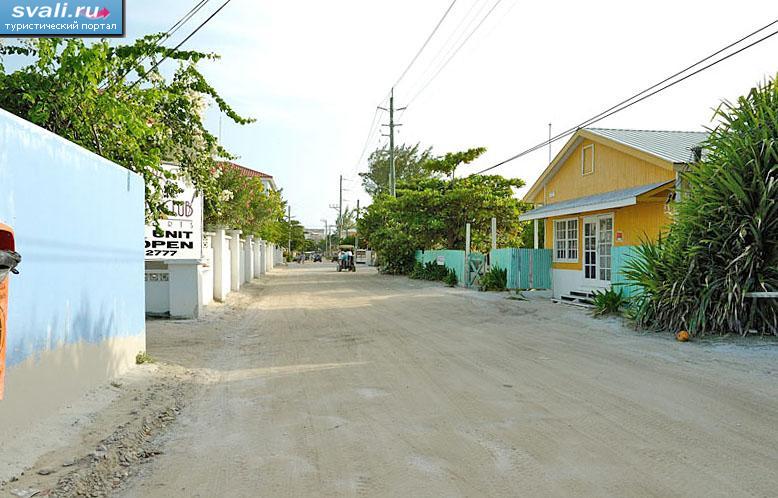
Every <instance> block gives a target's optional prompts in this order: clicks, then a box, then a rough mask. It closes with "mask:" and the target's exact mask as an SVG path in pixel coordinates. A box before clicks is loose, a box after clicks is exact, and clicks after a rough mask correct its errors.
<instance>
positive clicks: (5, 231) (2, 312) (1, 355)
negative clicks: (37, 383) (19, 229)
mask: <svg viewBox="0 0 778 498" xmlns="http://www.w3.org/2000/svg"><path fill="white" fill-rule="evenodd" d="M0 251H5V252H14V251H16V247H15V243H14V232H13V230H11V227H9V226H6V225H3V224H2V223H0ZM4 269H5V268H0V399H3V391H4V386H5V347H6V343H7V341H6V335H7V333H8V332H7V330H8V329H7V325H6V320H7V318H8V282H9V280H10V279H9V273H10V272H9V271H7V269H6V271H3V270H4Z"/></svg>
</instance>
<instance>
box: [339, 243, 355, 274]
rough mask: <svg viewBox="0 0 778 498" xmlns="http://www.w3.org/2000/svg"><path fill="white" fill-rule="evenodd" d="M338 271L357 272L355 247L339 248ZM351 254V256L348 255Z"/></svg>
mask: <svg viewBox="0 0 778 498" xmlns="http://www.w3.org/2000/svg"><path fill="white" fill-rule="evenodd" d="M338 249H339V250H340V252H339V253H338V271H339V272H340V271H344V270H346V271H357V265H356V264H355V262H354V246H348V245H341V246H338ZM349 253H350V254H351V255H350V256H349V255H348V254H349Z"/></svg>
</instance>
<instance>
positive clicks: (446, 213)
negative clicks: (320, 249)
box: [359, 156, 529, 273]
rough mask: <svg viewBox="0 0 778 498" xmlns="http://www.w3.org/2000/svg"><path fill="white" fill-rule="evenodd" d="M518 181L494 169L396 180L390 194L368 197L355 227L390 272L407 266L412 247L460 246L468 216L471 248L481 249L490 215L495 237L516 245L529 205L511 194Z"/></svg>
mask: <svg viewBox="0 0 778 498" xmlns="http://www.w3.org/2000/svg"><path fill="white" fill-rule="evenodd" d="M450 157H453V156H450ZM452 171H453V170H452ZM523 185H524V182H523V181H522V180H520V179H518V178H513V179H512V178H504V177H502V176H498V175H487V176H481V175H474V176H470V177H467V178H460V179H456V180H454V179H441V178H426V179H420V180H418V179H417V180H414V181H410V182H407V181H404V182H400V183H398V185H397V197H396V198H394V197H392V196H390V195H388V194H379V195H378V196H377V197H375V198H374V199H373V203H372V204H371V205H370V206H369V207H368V208H367V209H366V210H365V213H364V216H363V217H362V218H361V219H360V222H359V232H360V234H361V237H363V238H364V239H365V240H366V242H367V243H369V244H370V246H371V247H373V248H374V249H376V250H377V251H378V252H379V255H380V257H381V265H382V267H383V269H384V270H385V271H388V272H392V273H406V272H408V271H409V270H410V268H411V267H412V265H413V260H414V252H415V251H416V250H417V249H438V248H444V249H464V247H465V225H466V224H467V223H468V222H469V223H471V228H472V230H471V237H472V248H473V249H474V250H480V251H487V250H488V249H489V247H490V244H491V218H492V217H496V218H497V223H498V226H497V228H498V242H499V243H500V244H501V245H503V246H509V247H510V246H513V247H518V246H519V245H520V244H521V240H522V235H523V230H524V229H525V228H526V226H527V225H526V223H521V222H519V215H520V214H521V213H522V212H524V211H526V210H527V209H528V208H529V206H528V205H526V204H525V203H523V202H522V201H520V200H518V199H516V197H515V196H514V189H517V188H520V187H522V186H523Z"/></svg>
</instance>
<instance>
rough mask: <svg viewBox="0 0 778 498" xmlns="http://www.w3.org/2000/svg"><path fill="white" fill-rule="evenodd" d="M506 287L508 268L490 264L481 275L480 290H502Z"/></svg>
mask: <svg viewBox="0 0 778 498" xmlns="http://www.w3.org/2000/svg"><path fill="white" fill-rule="evenodd" d="M507 287H508V270H504V269H502V268H500V267H499V266H492V267H491V268H490V269H489V271H487V272H486V273H485V274H484V276H483V277H481V285H480V290H482V291H498V292H500V291H504V290H505V289H506V288H507Z"/></svg>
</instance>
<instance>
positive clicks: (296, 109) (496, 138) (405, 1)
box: [127, 0, 778, 228]
mask: <svg viewBox="0 0 778 498" xmlns="http://www.w3.org/2000/svg"><path fill="white" fill-rule="evenodd" d="M195 3H196V2H195V1H194V0H165V1H164V2H160V1H151V0H128V1H127V32H128V37H129V38H130V39H132V38H135V37H137V36H141V35H144V34H148V33H154V32H160V31H165V30H166V29H167V28H169V27H170V26H171V25H172V24H173V23H175V22H176V21H177V20H178V19H179V18H180V17H181V16H183V15H184V14H185V13H186V12H187V11H188V10H189V9H190V8H191V7H192V6H193V5H194V4H195ZM221 3H222V0H212V1H210V2H209V3H208V4H207V5H206V6H205V7H204V8H203V9H202V11H201V12H200V13H199V14H198V16H196V17H195V18H193V19H192V20H191V21H190V22H189V23H188V24H187V25H186V26H184V27H183V28H182V29H181V30H180V31H179V32H178V33H177V34H176V35H175V36H174V37H173V39H172V40H170V41H169V42H168V44H169V45H171V46H172V45H173V44H175V43H177V42H178V41H179V40H181V39H183V38H184V37H185V36H186V35H187V34H188V33H189V32H190V31H191V30H193V29H194V28H195V27H196V26H197V25H198V24H200V22H202V21H203V20H204V19H205V17H207V16H208V15H210V13H211V12H213V11H214V10H216V9H217V8H218V6H219V5H221ZM449 5H451V0H424V1H420V0H392V1H387V0H384V1H377V0H376V1H373V0H332V1H330V2H321V1H313V0H298V1H281V2H256V1H249V0H232V1H231V2H230V3H229V4H228V5H227V6H226V7H225V8H224V9H223V10H222V11H221V12H220V13H219V14H218V15H217V16H216V17H215V18H214V19H213V20H212V21H211V22H209V23H208V24H207V25H206V26H205V27H204V28H203V29H202V30H201V31H200V32H198V33H197V34H196V35H194V37H193V38H192V39H191V40H190V41H189V42H187V44H186V45H185V48H190V49H197V50H202V51H208V52H216V53H218V54H220V55H221V59H219V60H218V61H213V62H207V63H201V65H200V69H201V71H202V72H203V73H204V74H205V75H206V76H207V78H208V80H209V81H210V82H211V83H212V85H213V86H214V87H215V88H216V89H217V90H218V91H219V92H220V93H221V95H222V96H223V97H224V98H225V99H226V100H227V101H228V102H229V103H230V104H231V105H232V106H233V107H234V108H235V109H236V110H237V111H238V112H240V113H242V114H243V115H247V116H250V117H254V118H256V119H257V122H256V123H254V124H251V125H247V126H240V125H237V124H234V123H232V122H230V121H229V119H228V118H227V117H226V116H224V117H222V118H221V119H220V116H219V113H218V112H217V111H216V110H215V109H213V108H212V109H210V110H209V111H208V113H207V116H206V126H207V127H208V128H209V129H210V130H211V131H212V132H214V133H215V134H218V133H219V130H220V129H221V137H222V144H223V145H224V146H225V147H226V148H227V149H228V150H230V151H231V152H232V153H233V154H235V155H237V156H238V157H239V159H238V160H237V162H239V163H240V164H242V165H244V166H247V167H249V168H252V169H256V170H259V171H262V172H265V173H268V174H271V175H273V176H274V177H275V179H276V183H277V184H278V186H279V187H281V188H283V190H284V196H285V198H286V199H287V200H288V201H289V203H290V205H291V208H292V216H293V217H294V218H296V219H298V220H300V221H301V222H302V223H303V224H304V225H305V226H307V227H311V228H313V227H323V225H324V223H323V222H322V221H321V220H323V219H327V220H328V221H329V223H332V222H333V221H334V219H335V216H336V211H335V210H333V209H331V208H330V205H331V204H336V203H337V202H338V185H339V176H340V175H343V177H344V182H343V185H344V189H345V192H344V195H343V196H344V204H345V205H349V206H351V207H353V206H354V205H355V204H356V201H357V199H360V201H361V203H362V206H363V207H364V206H366V205H367V204H369V202H370V197H369V196H368V195H367V194H365V193H364V191H363V190H362V189H361V185H360V184H361V182H360V178H359V176H358V173H359V172H360V171H365V170H366V157H367V155H368V154H369V152H370V151H372V150H374V149H375V148H376V147H378V146H379V145H380V144H383V143H385V142H386V140H387V139H386V138H384V137H381V136H380V134H381V129H380V127H372V126H371V125H372V124H373V121H374V116H375V112H376V107H377V106H379V105H383V106H386V105H387V102H386V100H385V97H386V96H387V95H388V93H389V90H390V88H391V87H392V85H394V84H395V83H397V85H396V87H395V105H396V107H398V108H399V107H404V106H407V107H408V108H407V110H406V111H403V112H399V113H398V115H397V118H398V119H397V122H399V123H402V125H403V126H402V127H401V128H399V131H398V135H397V142H398V143H417V142H419V143H421V144H422V145H424V146H431V147H433V151H434V152H436V153H439V154H442V153H445V152H450V151H455V150H463V149H466V148H470V147H478V146H483V147H486V148H487V152H486V154H484V155H483V156H482V157H481V158H480V159H479V160H478V161H477V162H475V163H473V164H472V165H469V166H467V167H462V168H460V170H458V174H462V175H465V174H468V173H472V172H475V171H478V170H480V169H483V168H485V167H488V166H491V165H493V164H495V163H497V162H499V161H501V160H503V159H505V158H507V157H510V156H512V155H514V154H516V153H518V152H520V151H522V150H524V149H526V148H529V147H531V146H533V145H536V144H538V143H540V142H542V141H543V140H545V139H546V138H547V136H548V124H549V123H551V125H552V130H553V131H555V132H559V131H562V130H564V129H568V128H571V127H574V126H576V125H577V124H578V123H580V122H582V121H584V120H586V119H587V118H589V117H590V116H592V115H595V114H597V113H599V112H600V111H602V110H604V109H607V108H608V107H610V106H611V105H614V104H616V103H618V102H619V101H621V100H622V99H624V98H627V97H629V96H631V95H633V94H634V93H637V92H638V91H640V90H642V89H644V88H646V87H648V86H650V85H652V84H654V83H656V82H658V81H660V80H662V79H664V78H665V77H666V76H669V75H670V74H672V73H674V72H676V71H678V70H680V69H682V68H684V67H686V66H688V65H690V64H692V63H693V62H696V61H697V60H699V59H701V58H703V57H705V56H708V55H710V54H712V53H713V52H715V51H716V50H718V49H720V48H722V47H724V46H725V45H727V44H729V43H731V42H733V41H735V40H737V39H738V38H740V37H742V36H744V35H746V34H748V33H750V32H752V31H754V30H756V29H757V28H759V27H762V26H764V25H766V24H768V23H769V22H770V21H772V20H774V19H777V18H778V4H775V3H774V2H770V1H749V0H741V1H739V2H732V1H731V0H728V1H720V0H708V1H704V2H703V1H678V0H673V1H667V0H654V1H653V2H650V3H637V2H624V1H623V0H621V1H591V2H572V1H570V2H567V1H563V2H527V1H523V0H456V2H455V4H454V6H453V8H452V9H451V11H450V12H449V14H448V16H447V17H446V19H445V20H444V21H443V23H442V24H441V26H440V28H439V30H438V32H437V33H436V34H435V36H433V37H432V39H431V41H430V43H429V45H428V46H427V47H426V49H425V50H424V51H423V52H422V54H421V56H420V57H419V58H418V59H417V61H416V62H415V63H414V64H413V66H412V67H411V69H410V70H409V71H408V72H407V74H406V75H405V76H404V77H403V78H402V79H401V80H399V81H398V78H399V77H400V75H401V74H402V73H403V72H404V70H405V68H406V67H407V66H408V64H409V63H410V62H411V60H412V59H413V57H414V55H415V54H416V53H417V51H418V50H419V48H420V47H421V46H422V44H423V43H424V41H425V39H426V38H427V37H428V36H429V34H430V33H431V32H432V30H433V28H434V27H435V25H436V24H437V23H438V21H439V20H440V18H441V16H442V15H443V13H444V12H445V11H446V9H447V8H448V7H449ZM489 11H491V13H490V14H489V15H488V16H487V15H486V14H487V13H488V12H489ZM481 19H484V21H483V22H482V24H481V25H480V27H479V28H478V29H477V30H475V31H473V30H474V28H475V27H476V25H477V24H478V23H479V22H480V21H481ZM776 28H778V25H776V26H774V27H773V30H775V29H776ZM471 32H472V33H473V34H472V35H471V36H470V38H469V39H468V40H467V42H466V43H464V45H462V48H461V49H460V50H459V51H456V52H455V50H456V47H458V46H459V44H460V43H462V42H463V41H464V40H465V38H466V37H467V36H468V34H470V33H471ZM770 32H771V31H769V30H767V31H765V32H764V34H769V33H770ZM777 54H778V35H777V36H775V37H773V38H770V39H768V40H766V41H765V42H763V43H761V44H758V45H756V46H754V47H752V48H750V49H748V50H746V51H744V52H742V53H741V54H739V55H736V56H734V57H733V58H731V59H729V60H727V61H724V62H722V63H720V64H718V65H716V66H714V67H712V68H710V69H709V70H706V71H704V72H702V73H700V74H699V75H696V76H694V77H692V78H690V79H688V80H686V81H684V82H682V83H680V84H678V85H676V86H674V87H673V88H670V89H668V90H666V91H663V92H662V93H659V94H657V95H656V96H654V97H651V98H650V99H648V100H646V101H644V102H641V103H639V104H636V105H634V106H632V107H631V108H629V109H627V110H625V111H623V112H620V113H618V114H616V115H614V116H611V117H609V118H607V119H605V120H603V121H601V122H599V123H597V125H596V126H599V127H605V128H633V129H668V130H702V129H703V127H705V126H711V125H712V122H711V118H712V117H713V109H714V108H715V107H716V106H717V105H718V104H719V103H720V102H721V101H722V100H723V99H730V100H733V99H736V98H737V97H738V96H740V95H742V94H744V93H747V92H748V90H749V89H750V88H751V87H753V86H754V85H755V84H757V83H759V82H760V81H763V80H764V79H766V78H768V77H771V76H774V75H775V74H776V72H778V57H776V55H777ZM446 60H449V63H448V64H447V65H445V66H444V67H442V70H440V71H439V72H438V70H439V68H440V67H441V66H442V65H443V63H444V62H445V61H446ZM166 64H169V65H172V64H173V63H172V62H168V63H166ZM171 67H172V66H171ZM378 117H379V118H380V119H379V120H378V123H379V124H380V123H388V117H387V116H386V115H385V113H382V112H381V113H380V114H379V116H378ZM220 121H221V126H220ZM371 129H372V130H373V131H374V133H372V134H369V131H371ZM384 131H385V129H384ZM366 144H367V147H366V148H365V145H366ZM563 145H564V140H563V141H560V142H557V143H555V144H554V145H553V146H552V148H553V153H556V151H558V150H559V149H560V148H561V147H562V146H563ZM364 149H366V150H367V153H366V154H362V152H363V150H364ZM547 164H548V149H544V150H541V151H538V152H535V153H533V154H530V155H528V156H525V157H522V158H520V159H518V160H516V161H513V162H510V163H508V164H506V165H505V166H502V167H500V168H498V169H495V170H493V173H497V174H501V175H504V176H510V177H519V178H521V179H523V180H524V181H525V182H526V187H525V189H523V191H525V190H526V188H527V187H529V186H530V185H531V184H532V182H533V181H534V180H536V179H537V178H538V176H539V175H540V173H541V172H542V171H543V169H544V168H545V167H546V166H547ZM521 193H522V191H520V192H518V195H521Z"/></svg>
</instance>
